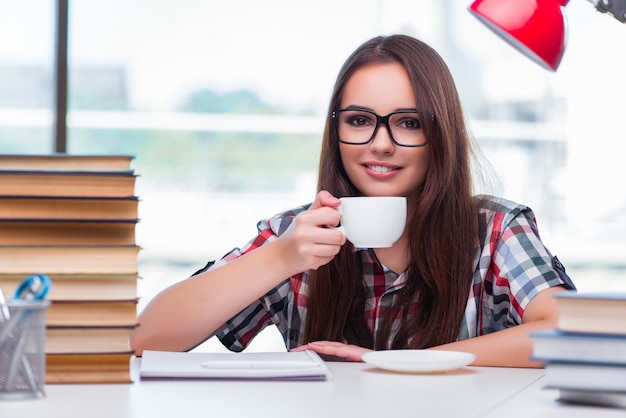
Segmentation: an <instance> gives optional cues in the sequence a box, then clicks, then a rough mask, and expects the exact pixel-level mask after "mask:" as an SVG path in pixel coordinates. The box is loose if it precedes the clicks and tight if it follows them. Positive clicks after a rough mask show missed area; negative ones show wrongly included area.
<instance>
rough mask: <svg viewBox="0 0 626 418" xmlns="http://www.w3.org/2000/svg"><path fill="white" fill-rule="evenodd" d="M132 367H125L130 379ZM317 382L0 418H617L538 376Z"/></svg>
mask: <svg viewBox="0 0 626 418" xmlns="http://www.w3.org/2000/svg"><path fill="white" fill-rule="evenodd" d="M138 361H139V360H135V361H134V362H133V370H134V372H136V370H137V369H136V368H137V366H138ZM329 367H330V368H331V369H332V371H333V373H334V378H333V379H332V380H329V381H323V382H269V381H262V382H254V381H210V380H197V381H190V380H187V381H184V380H172V381H146V380H144V381H141V380H139V379H136V380H135V383H133V384H120V385H47V386H46V388H45V390H46V397H45V398H44V399H39V400H28V401H0V417H2V418H31V417H32V418H48V417H54V418H56V417H58V418H100V417H102V418H104V417H106V418H124V417H132V418H144V417H145V418H160V417H166V418H187V417H255V418H257V417H294V418H300V417H304V418H306V417H315V418H332V417H347V418H352V417H359V418H360V417H376V418H388V417H394V416H398V417H427V418H431V417H446V418H448V417H454V418H457V417H498V418H502V417H506V418H510V417H523V418H531V417H532V418H535V417H567V418H570V417H592V418H596V417H599V418H602V417H621V418H624V416H626V413H625V411H624V410H623V409H622V410H619V409H605V408H588V407H580V406H567V405H560V404H559V403H558V402H556V401H555V399H556V391H550V390H544V389H543V383H542V380H543V374H544V372H543V370H535V369H504V368H483V367H466V368H463V369H459V370H457V371H454V372H449V373H444V374H434V375H405V374H396V373H390V372H384V371H380V370H378V369H374V368H372V367H371V366H369V365H367V364H364V363H329Z"/></svg>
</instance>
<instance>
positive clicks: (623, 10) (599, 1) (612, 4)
mask: <svg viewBox="0 0 626 418" xmlns="http://www.w3.org/2000/svg"><path fill="white" fill-rule="evenodd" d="M589 1H590V2H591V3H593V5H594V6H595V7H596V10H597V11H599V12H600V13H609V14H610V15H612V16H613V17H614V18H615V19H617V20H619V21H620V22H622V23H626V0H589Z"/></svg>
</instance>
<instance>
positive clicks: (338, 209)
mask: <svg viewBox="0 0 626 418" xmlns="http://www.w3.org/2000/svg"><path fill="white" fill-rule="evenodd" d="M335 210H336V211H337V212H339V215H343V212H342V211H341V205H339V206H337V207H336V208H335ZM329 228H330V229H334V230H335V231H339V232H341V233H342V234H344V235H346V229H345V228H344V227H343V225H341V220H340V221H339V226H330V227H329Z"/></svg>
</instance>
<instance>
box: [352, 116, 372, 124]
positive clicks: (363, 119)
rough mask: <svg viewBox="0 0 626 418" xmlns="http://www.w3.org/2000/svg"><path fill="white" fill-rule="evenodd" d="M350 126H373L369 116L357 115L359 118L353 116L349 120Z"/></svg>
mask: <svg viewBox="0 0 626 418" xmlns="http://www.w3.org/2000/svg"><path fill="white" fill-rule="evenodd" d="M348 124H350V125H352V126H368V125H370V124H371V120H370V118H368V117H367V116H363V115H357V116H352V117H351V118H350V119H349V120H348Z"/></svg>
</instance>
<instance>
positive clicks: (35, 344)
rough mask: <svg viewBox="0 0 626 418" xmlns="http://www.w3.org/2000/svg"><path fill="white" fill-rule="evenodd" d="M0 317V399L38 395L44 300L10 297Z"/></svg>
mask: <svg viewBox="0 0 626 418" xmlns="http://www.w3.org/2000/svg"><path fill="white" fill-rule="evenodd" d="M6 305H7V307H8V309H9V313H10V315H9V316H8V317H3V318H0V399H2V400H3V399H28V398H42V397H44V396H45V394H44V383H45V378H46V347H45V345H46V309H47V308H48V306H49V305H50V301H48V300H12V301H8V302H7V303H6Z"/></svg>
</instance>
